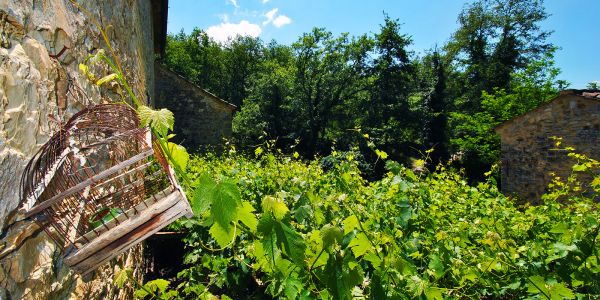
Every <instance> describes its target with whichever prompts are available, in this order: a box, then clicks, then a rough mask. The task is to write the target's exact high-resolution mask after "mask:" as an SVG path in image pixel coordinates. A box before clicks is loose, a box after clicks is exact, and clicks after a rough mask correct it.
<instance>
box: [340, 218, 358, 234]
mask: <svg viewBox="0 0 600 300" xmlns="http://www.w3.org/2000/svg"><path fill="white" fill-rule="evenodd" d="M342 224H344V234H348V233H350V231H352V230H354V229H355V228H357V227H358V218H357V217H356V216H355V215H351V216H349V217H347V218H346V219H345V220H344V221H343V222H342Z"/></svg>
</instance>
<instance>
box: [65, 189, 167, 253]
mask: <svg viewBox="0 0 600 300" xmlns="http://www.w3.org/2000/svg"><path fill="white" fill-rule="evenodd" d="M170 189H171V187H167V188H166V189H164V190H162V191H160V192H158V193H157V194H156V195H158V196H157V199H159V200H160V199H162V198H163V197H165V196H163V197H160V195H168V194H169V192H170V191H169V190H170ZM156 195H154V196H156ZM154 196H151V197H149V198H147V199H146V200H144V201H142V202H140V203H138V204H137V205H136V206H134V207H132V208H130V209H128V210H127V211H125V213H122V214H119V215H118V216H117V217H116V218H114V219H112V220H110V221H108V222H106V223H104V224H103V225H102V226H100V227H98V228H95V229H93V230H90V231H89V232H88V233H86V234H85V235H83V236H82V237H79V238H78V239H77V240H75V245H76V246H77V247H79V246H83V245H84V244H85V243H86V242H87V241H92V240H94V239H95V238H96V237H98V236H99V235H102V234H103V233H104V232H106V231H108V230H110V229H111V228H114V227H116V226H118V225H119V224H121V223H123V222H125V221H126V220H127V219H128V218H129V217H133V216H135V215H136V211H137V212H142V211H145V210H146V209H147V208H149V207H151V206H152V204H154V203H156V201H157V200H156V199H154ZM128 216H129V217H128ZM71 241H73V240H72V239H71Z"/></svg>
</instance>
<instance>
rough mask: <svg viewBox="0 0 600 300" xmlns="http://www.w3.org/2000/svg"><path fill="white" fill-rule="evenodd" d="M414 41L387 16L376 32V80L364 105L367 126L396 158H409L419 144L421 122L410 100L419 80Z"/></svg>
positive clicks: (374, 62)
mask: <svg viewBox="0 0 600 300" xmlns="http://www.w3.org/2000/svg"><path fill="white" fill-rule="evenodd" d="M411 43H412V40H411V38H410V37H409V36H407V35H404V34H402V33H401V32H400V23H399V21H398V20H394V19H391V18H389V17H388V16H387V15H385V16H384V24H383V25H381V27H380V31H379V33H377V34H375V53H376V58H375V59H374V61H373V66H372V67H371V69H370V75H371V77H372V78H373V83H372V84H371V86H370V93H371V95H370V99H369V102H367V103H365V105H364V111H365V112H367V119H366V120H365V123H364V125H363V127H365V129H366V130H367V132H369V134H370V135H371V136H372V138H373V140H374V141H375V143H376V144H377V146H378V147H380V148H382V149H384V150H385V151H387V152H388V153H390V154H391V155H392V157H393V158H394V159H402V158H404V159H405V158H406V156H407V153H408V152H409V150H408V149H411V147H413V148H414V147H415V146H416V145H417V144H418V141H417V140H418V135H417V134H416V131H417V127H418V126H417V125H418V122H417V118H416V114H415V113H414V112H413V110H412V109H411V103H410V96H411V94H412V93H413V92H415V83H416V80H414V78H415V75H416V68H415V66H414V64H413V62H412V59H411V55H412V53H411V52H409V51H408V50H407V47H408V46H409V45H410V44H411Z"/></svg>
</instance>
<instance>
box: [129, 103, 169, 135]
mask: <svg viewBox="0 0 600 300" xmlns="http://www.w3.org/2000/svg"><path fill="white" fill-rule="evenodd" d="M137 112H138V115H139V116H140V122H141V123H142V126H150V127H151V128H152V129H154V130H156V132H158V133H159V134H160V135H161V136H167V133H168V132H169V130H173V124H174V123H175V118H174V117H173V113H172V112H171V111H169V110H168V109H165V108H162V109H160V110H154V109H152V108H150V107H148V106H145V105H141V106H140V107H138V109H137Z"/></svg>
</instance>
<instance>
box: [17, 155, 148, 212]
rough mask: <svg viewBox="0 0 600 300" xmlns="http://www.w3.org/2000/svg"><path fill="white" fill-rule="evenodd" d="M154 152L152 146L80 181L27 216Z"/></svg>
mask: <svg viewBox="0 0 600 300" xmlns="http://www.w3.org/2000/svg"><path fill="white" fill-rule="evenodd" d="M153 153H154V150H152V148H150V149H148V150H146V151H144V152H141V153H139V154H137V155H135V156H133V157H131V158H130V159H128V160H126V161H124V162H122V163H120V164H118V165H116V166H112V167H110V168H108V169H106V170H104V171H102V172H100V173H98V174H96V175H95V176H92V177H90V178H88V179H86V180H84V181H82V182H80V183H78V184H77V185H75V186H73V187H71V188H69V189H67V190H65V191H63V192H62V193H60V194H58V195H56V196H54V197H52V198H50V199H48V200H46V201H44V202H42V203H40V204H38V205H36V206H34V207H33V208H31V209H30V210H29V211H28V212H27V213H26V214H25V217H30V216H33V215H35V214H37V213H39V212H40V211H42V210H44V209H46V208H48V207H50V206H51V205H52V204H54V203H56V202H58V201H60V200H62V199H64V198H65V197H68V196H70V195H72V194H75V193H77V192H79V191H81V190H82V189H84V188H85V187H86V186H89V185H92V184H93V183H95V182H98V181H100V180H102V179H104V178H106V177H108V176H110V175H112V174H114V173H116V172H118V171H119V170H121V169H123V168H126V167H128V166H130V165H133V164H135V163H136V162H138V161H140V160H142V159H144V158H146V157H148V156H150V155H152V154H153Z"/></svg>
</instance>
